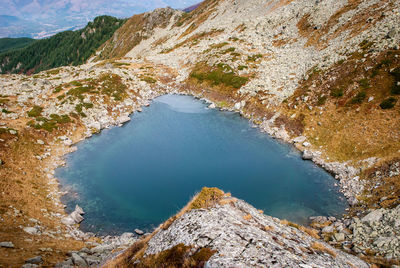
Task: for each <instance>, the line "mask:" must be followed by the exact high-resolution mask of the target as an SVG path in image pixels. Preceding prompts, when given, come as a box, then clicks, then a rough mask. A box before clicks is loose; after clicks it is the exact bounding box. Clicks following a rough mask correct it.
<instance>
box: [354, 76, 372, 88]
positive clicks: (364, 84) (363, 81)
mask: <svg viewBox="0 0 400 268" xmlns="http://www.w3.org/2000/svg"><path fill="white" fill-rule="evenodd" d="M357 83H358V84H359V85H360V87H361V89H363V90H366V89H368V88H370V87H371V86H370V85H369V81H368V79H367V78H363V79H361V80H358V81H357Z"/></svg>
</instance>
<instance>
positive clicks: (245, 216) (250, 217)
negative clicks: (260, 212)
mask: <svg viewBox="0 0 400 268" xmlns="http://www.w3.org/2000/svg"><path fill="white" fill-rule="evenodd" d="M252 218H253V217H252V216H251V215H250V214H247V215H244V216H243V219H244V220H245V221H249V220H251V219H252Z"/></svg>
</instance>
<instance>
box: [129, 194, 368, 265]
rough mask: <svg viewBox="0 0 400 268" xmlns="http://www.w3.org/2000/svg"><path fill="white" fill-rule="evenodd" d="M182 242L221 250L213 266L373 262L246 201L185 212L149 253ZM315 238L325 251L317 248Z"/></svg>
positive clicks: (157, 238) (153, 241)
mask: <svg viewBox="0 0 400 268" xmlns="http://www.w3.org/2000/svg"><path fill="white" fill-rule="evenodd" d="M224 203H225V202H224ZM180 243H183V244H185V245H192V246H193V247H194V248H195V249H196V248H201V247H208V248H210V249H212V250H216V251H217V253H216V254H214V255H213V256H212V257H211V258H210V259H209V260H208V263H207V266H208V267H300V265H309V266H310V267H349V266H353V265H354V266H355V267H368V265H367V264H366V263H365V262H363V261H362V260H360V259H358V258H357V257H355V256H351V255H348V254H346V253H344V252H341V251H340V250H336V249H334V248H332V247H331V246H329V245H327V244H326V243H324V242H323V241H321V240H316V239H315V238H313V237H311V236H308V235H306V234H305V233H303V232H302V231H300V230H298V229H296V228H293V227H291V226H289V225H285V224H282V223H281V222H280V221H279V220H277V219H274V218H272V217H269V216H267V215H265V214H263V213H260V212H259V211H258V210H256V209H255V208H253V207H252V206H250V205H249V204H247V203H245V202H244V201H242V200H237V201H233V202H227V203H226V204H225V205H216V206H215V207H212V208H210V209H198V210H190V211H189V212H186V213H185V214H184V215H183V216H181V217H179V218H178V219H176V220H175V221H174V222H173V223H172V224H171V225H170V226H169V227H168V228H167V229H159V230H158V231H157V232H156V233H155V234H154V236H153V237H152V238H151V239H150V240H149V242H148V244H147V245H148V247H147V249H146V251H145V254H157V253H159V252H162V251H164V250H167V249H170V248H171V247H173V246H175V245H178V244H180ZM315 243H319V244H320V245H321V246H320V247H323V248H326V251H321V250H314V249H313V245H314V244H315ZM305 248H308V249H310V250H309V251H307V250H304V249H305ZM326 252H334V254H332V255H330V254H328V253H326ZM298 254H300V256H302V257H301V258H299V255H298ZM333 255H334V256H333ZM134 261H135V260H133V261H132V262H134Z"/></svg>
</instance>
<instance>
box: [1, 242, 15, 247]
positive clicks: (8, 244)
mask: <svg viewBox="0 0 400 268" xmlns="http://www.w3.org/2000/svg"><path fill="white" fill-rule="evenodd" d="M0 247H1V248H14V244H13V243H12V242H0Z"/></svg>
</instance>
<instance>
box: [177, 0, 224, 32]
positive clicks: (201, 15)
mask: <svg viewBox="0 0 400 268" xmlns="http://www.w3.org/2000/svg"><path fill="white" fill-rule="evenodd" d="M221 1H222V0H206V1H204V2H202V3H201V4H200V5H199V6H198V7H197V8H196V9H195V10H193V11H192V12H190V13H189V14H188V15H185V16H184V17H183V18H182V20H180V21H178V23H179V24H181V25H184V26H186V25H189V24H190V26H189V27H188V28H187V29H186V30H185V31H184V32H183V33H182V34H181V36H180V37H179V39H181V38H183V37H185V36H187V35H189V34H190V33H192V32H193V31H194V30H196V29H197V28H198V27H199V26H200V25H201V24H202V23H203V22H205V21H206V20H207V19H208V18H209V17H210V15H211V14H212V13H213V12H214V11H215V6H216V5H217V4H218V3H219V2H221Z"/></svg>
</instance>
